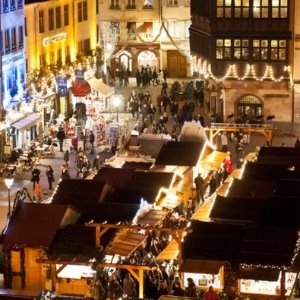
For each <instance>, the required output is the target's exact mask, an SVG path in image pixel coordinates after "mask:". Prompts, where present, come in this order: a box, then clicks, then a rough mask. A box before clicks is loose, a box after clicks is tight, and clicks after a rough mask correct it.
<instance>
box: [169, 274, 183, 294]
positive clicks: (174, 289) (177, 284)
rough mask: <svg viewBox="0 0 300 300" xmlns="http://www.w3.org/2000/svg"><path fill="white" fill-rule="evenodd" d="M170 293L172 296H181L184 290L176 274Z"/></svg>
mask: <svg viewBox="0 0 300 300" xmlns="http://www.w3.org/2000/svg"><path fill="white" fill-rule="evenodd" d="M172 292H173V293H172V295H173V296H179V297H183V296H184V290H183V288H182V287H181V282H180V278H179V277H178V276H176V277H175V280H174V283H173V285H172Z"/></svg>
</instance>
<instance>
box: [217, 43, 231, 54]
mask: <svg viewBox="0 0 300 300" xmlns="http://www.w3.org/2000/svg"><path fill="white" fill-rule="evenodd" d="M230 58H231V40H230V39H225V40H221V39H217V40H216V59H230Z"/></svg>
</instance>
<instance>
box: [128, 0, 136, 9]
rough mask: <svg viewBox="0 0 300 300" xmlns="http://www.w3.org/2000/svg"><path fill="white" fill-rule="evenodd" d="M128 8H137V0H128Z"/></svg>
mask: <svg viewBox="0 0 300 300" xmlns="http://www.w3.org/2000/svg"><path fill="white" fill-rule="evenodd" d="M127 8H129V9H135V8H136V5H135V0H128V1H127Z"/></svg>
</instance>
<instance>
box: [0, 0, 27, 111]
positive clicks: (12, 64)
mask: <svg viewBox="0 0 300 300" xmlns="http://www.w3.org/2000/svg"><path fill="white" fill-rule="evenodd" d="M0 9H1V43H0V44H1V63H2V65H1V69H2V70H1V78H2V85H1V94H2V95H1V96H2V97H1V101H2V103H1V107H2V106H3V107H2V108H6V107H8V106H9V105H10V102H11V100H16V101H18V99H19V97H20V96H21V95H22V93H23V84H24V80H25V50H24V49H25V45H24V33H25V24H24V2H23V0H11V1H9V0H1V8H0Z"/></svg>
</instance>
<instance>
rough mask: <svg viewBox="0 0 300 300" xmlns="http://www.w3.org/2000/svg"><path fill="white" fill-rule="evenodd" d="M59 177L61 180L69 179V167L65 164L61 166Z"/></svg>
mask: <svg viewBox="0 0 300 300" xmlns="http://www.w3.org/2000/svg"><path fill="white" fill-rule="evenodd" d="M61 179H62V180H69V179H71V177H70V174H69V169H68V167H67V166H66V165H62V166H61Z"/></svg>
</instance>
